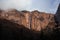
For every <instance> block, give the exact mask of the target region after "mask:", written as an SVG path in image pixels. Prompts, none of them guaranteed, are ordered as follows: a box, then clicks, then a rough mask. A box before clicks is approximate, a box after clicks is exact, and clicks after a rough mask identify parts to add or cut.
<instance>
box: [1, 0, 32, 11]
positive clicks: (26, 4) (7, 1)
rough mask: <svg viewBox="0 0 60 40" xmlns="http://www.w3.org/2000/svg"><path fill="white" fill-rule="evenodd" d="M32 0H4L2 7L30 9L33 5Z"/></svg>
mask: <svg viewBox="0 0 60 40" xmlns="http://www.w3.org/2000/svg"><path fill="white" fill-rule="evenodd" d="M31 3H32V0H3V1H2V2H0V8H1V9H4V10H5V9H10V8H15V9H18V10H24V9H29V8H30V7H31Z"/></svg>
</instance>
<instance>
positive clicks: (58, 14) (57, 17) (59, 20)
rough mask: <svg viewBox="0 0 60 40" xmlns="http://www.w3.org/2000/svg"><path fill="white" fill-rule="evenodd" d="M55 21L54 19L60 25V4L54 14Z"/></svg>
mask: <svg viewBox="0 0 60 40" xmlns="http://www.w3.org/2000/svg"><path fill="white" fill-rule="evenodd" d="M55 21H56V23H58V24H59V25H60V4H59V6H58V10H57V12H56V14H55Z"/></svg>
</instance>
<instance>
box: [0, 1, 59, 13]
mask: <svg viewBox="0 0 60 40" xmlns="http://www.w3.org/2000/svg"><path fill="white" fill-rule="evenodd" d="M59 3H60V0H0V9H3V10H7V9H17V10H20V11H21V10H28V11H33V10H38V11H41V12H47V13H53V14H55V13H56V11H57V8H58V5H59Z"/></svg>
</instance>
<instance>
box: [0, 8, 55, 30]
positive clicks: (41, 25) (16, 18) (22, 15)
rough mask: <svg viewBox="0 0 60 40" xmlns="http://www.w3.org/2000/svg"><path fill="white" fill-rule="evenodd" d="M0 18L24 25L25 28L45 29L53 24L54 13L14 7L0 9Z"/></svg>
mask: <svg viewBox="0 0 60 40" xmlns="http://www.w3.org/2000/svg"><path fill="white" fill-rule="evenodd" d="M1 18H2V19H7V20H10V21H12V22H14V23H17V24H19V25H24V26H25V27H26V28H28V29H32V30H35V31H41V29H45V28H46V27H47V26H50V28H52V27H54V26H55V20H54V14H50V13H44V12H39V11H37V10H35V11H32V12H29V11H26V10H24V11H18V10H16V9H12V10H8V11H6V10H5V11H3V10H0V19H1ZM48 24H49V25H48Z"/></svg>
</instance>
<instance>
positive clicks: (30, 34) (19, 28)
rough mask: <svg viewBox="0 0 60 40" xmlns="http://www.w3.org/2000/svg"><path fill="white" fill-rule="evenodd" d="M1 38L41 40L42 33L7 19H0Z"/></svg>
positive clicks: (7, 39)
mask: <svg viewBox="0 0 60 40" xmlns="http://www.w3.org/2000/svg"><path fill="white" fill-rule="evenodd" d="M0 37H1V38H0V40H39V38H40V32H36V31H33V30H30V29H27V28H25V26H23V25H19V24H16V23H13V22H11V21H8V20H6V19H0Z"/></svg>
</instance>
